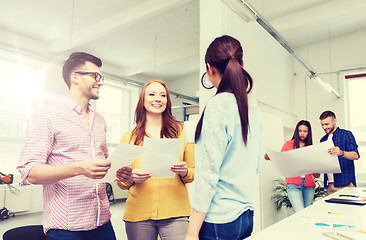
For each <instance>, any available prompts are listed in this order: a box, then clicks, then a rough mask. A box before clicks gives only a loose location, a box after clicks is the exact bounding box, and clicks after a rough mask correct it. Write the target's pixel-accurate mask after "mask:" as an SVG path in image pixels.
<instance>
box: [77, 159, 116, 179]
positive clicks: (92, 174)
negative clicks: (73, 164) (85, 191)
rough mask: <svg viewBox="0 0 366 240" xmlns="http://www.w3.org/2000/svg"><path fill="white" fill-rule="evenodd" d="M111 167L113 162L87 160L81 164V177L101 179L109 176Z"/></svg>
mask: <svg viewBox="0 0 366 240" xmlns="http://www.w3.org/2000/svg"><path fill="white" fill-rule="evenodd" d="M110 167H111V162H108V161H106V160H104V159H102V158H93V159H87V160H84V161H81V162H80V163H79V175H84V176H86V177H88V178H92V179H101V178H103V177H104V176H105V175H106V174H107V172H108V169H110Z"/></svg>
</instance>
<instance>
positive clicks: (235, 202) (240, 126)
mask: <svg viewBox="0 0 366 240" xmlns="http://www.w3.org/2000/svg"><path fill="white" fill-rule="evenodd" d="M205 64H206V73H207V76H208V79H209V81H210V82H211V83H212V84H213V85H214V87H216V88H217V92H216V94H215V96H214V97H212V98H211V99H210V100H209V101H208V103H207V105H206V108H205V109H204V111H203V113H202V116H201V119H200V121H199V122H198V125H197V129H196V135H195V141H196V169H197V170H196V176H195V183H194V186H195V187H194V194H193V197H192V198H191V204H192V207H193V210H192V215H191V218H190V222H189V227H188V233H187V236H186V239H187V240H188V239H195V240H197V239H225V240H226V239H227V240H229V239H230V240H231V239H244V238H246V237H248V236H250V235H251V232H252V229H253V205H252V203H253V198H254V186H255V179H256V174H257V171H258V167H259V163H260V159H261V157H260V139H261V132H262V120H261V115H260V112H259V108H258V106H257V103H256V101H255V100H254V99H252V98H250V97H248V93H249V92H250V91H251V89H252V78H251V77H250V75H249V74H248V73H247V72H246V71H245V70H244V69H243V65H244V62H243V49H242V47H241V45H240V42H239V41H238V40H236V39H235V38H233V37H230V36H222V37H219V38H216V39H215V40H214V41H213V42H212V43H211V44H210V45H209V47H208V49H207V52H206V56H205Z"/></svg>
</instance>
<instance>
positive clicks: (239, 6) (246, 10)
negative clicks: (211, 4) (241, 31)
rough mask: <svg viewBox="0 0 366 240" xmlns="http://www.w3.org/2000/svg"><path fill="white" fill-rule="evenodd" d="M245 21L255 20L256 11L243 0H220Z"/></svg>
mask: <svg viewBox="0 0 366 240" xmlns="http://www.w3.org/2000/svg"><path fill="white" fill-rule="evenodd" d="M221 1H222V2H224V3H225V4H226V5H227V6H228V7H229V8H231V9H232V10H233V11H234V12H235V13H236V14H238V15H239V16H240V17H241V18H242V19H244V20H245V21H247V22H249V21H255V20H256V19H257V17H258V15H257V13H256V12H255V11H254V10H253V9H252V8H251V7H250V6H249V5H248V4H247V3H246V2H245V1H243V0H221Z"/></svg>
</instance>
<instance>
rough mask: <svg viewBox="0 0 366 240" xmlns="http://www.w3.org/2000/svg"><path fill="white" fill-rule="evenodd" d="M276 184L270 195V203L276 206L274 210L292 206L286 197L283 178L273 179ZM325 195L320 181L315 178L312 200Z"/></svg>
mask: <svg viewBox="0 0 366 240" xmlns="http://www.w3.org/2000/svg"><path fill="white" fill-rule="evenodd" d="M273 182H274V183H275V184H276V187H275V188H274V189H273V192H274V193H273V195H272V197H271V201H272V204H273V205H274V207H275V208H276V211H277V212H279V211H280V210H281V208H282V207H286V208H292V205H291V202H290V199H289V198H288V193H287V186H286V183H285V182H284V180H283V179H276V180H274V181H273ZM326 195H327V191H326V190H325V188H324V187H323V186H322V182H321V181H320V180H318V179H315V192H314V201H316V200H318V199H320V198H323V197H325V196H326Z"/></svg>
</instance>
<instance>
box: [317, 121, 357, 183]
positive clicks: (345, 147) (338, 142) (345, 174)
mask: <svg viewBox="0 0 366 240" xmlns="http://www.w3.org/2000/svg"><path fill="white" fill-rule="evenodd" d="M328 136H329V135H328V134H327V135H325V136H324V137H322V138H321V139H320V142H324V141H327V140H328ZM333 143H334V146H336V147H339V149H340V150H342V151H346V152H356V153H357V154H358V156H360V154H359V153H358V149H357V144H356V140H355V137H354V136H353V134H352V132H350V131H348V130H344V129H340V128H339V127H337V129H336V130H335V131H334V132H333ZM338 161H339V165H340V167H341V171H342V173H334V174H333V176H334V186H335V187H342V186H346V185H348V184H350V183H351V182H352V183H353V184H354V185H355V186H356V176H355V165H354V160H349V159H347V158H344V157H341V156H338ZM327 181H328V177H327V175H326V174H325V175H324V185H325V186H327Z"/></svg>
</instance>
